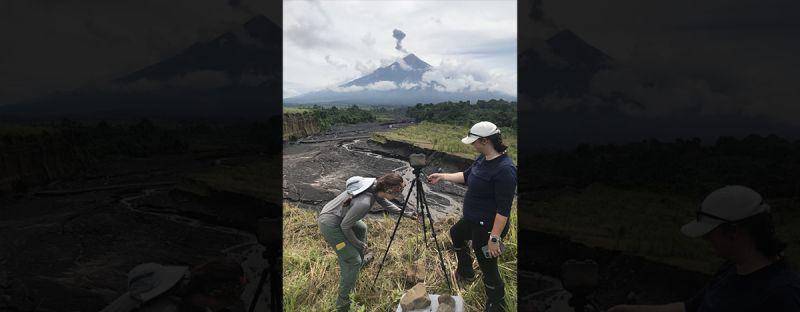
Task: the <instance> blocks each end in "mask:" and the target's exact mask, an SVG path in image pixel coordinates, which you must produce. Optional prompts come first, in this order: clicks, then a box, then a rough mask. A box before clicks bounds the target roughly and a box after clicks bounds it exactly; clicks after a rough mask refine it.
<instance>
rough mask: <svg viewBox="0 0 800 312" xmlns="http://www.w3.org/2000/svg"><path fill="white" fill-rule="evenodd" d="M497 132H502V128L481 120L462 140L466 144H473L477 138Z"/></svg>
mask: <svg viewBox="0 0 800 312" xmlns="http://www.w3.org/2000/svg"><path fill="white" fill-rule="evenodd" d="M497 133H500V129H498V128H497V126H496V125H495V124H493V123H491V122H488V121H481V122H479V123H476V124H475V125H474V126H472V128H470V129H469V132H468V133H467V136H466V137H464V138H463V139H461V142H463V143H464V144H472V142H475V141H476V140H477V139H480V138H485V137H488V136H490V135H493V134H497Z"/></svg>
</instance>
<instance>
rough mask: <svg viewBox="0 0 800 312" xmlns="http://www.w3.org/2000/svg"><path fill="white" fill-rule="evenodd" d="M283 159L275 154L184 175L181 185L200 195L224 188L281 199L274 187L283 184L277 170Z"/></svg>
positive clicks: (252, 196) (184, 189)
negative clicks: (268, 157)
mask: <svg viewBox="0 0 800 312" xmlns="http://www.w3.org/2000/svg"><path fill="white" fill-rule="evenodd" d="M281 161H282V159H281V158H280V157H273V158H272V159H263V160H258V161H254V162H252V163H247V164H242V165H235V166H218V167H214V168H212V169H210V170H207V171H204V172H200V173H194V174H191V175H189V176H187V177H184V178H183V179H181V181H180V182H179V183H178V185H177V188H178V189H179V190H181V191H184V192H188V193H192V194H195V195H198V196H209V195H211V194H212V193H214V192H220V191H221V192H228V193H234V194H241V195H244V196H247V197H251V198H259V199H262V200H265V201H268V202H279V201H280V198H276V197H275V192H274V191H272V190H274V189H275V188H280V187H281V186H280V185H277V183H278V181H276V179H275V177H277V176H278V174H279V173H276V172H275V170H278V171H280V168H281V167H280V164H281ZM276 168H277V169H276Z"/></svg>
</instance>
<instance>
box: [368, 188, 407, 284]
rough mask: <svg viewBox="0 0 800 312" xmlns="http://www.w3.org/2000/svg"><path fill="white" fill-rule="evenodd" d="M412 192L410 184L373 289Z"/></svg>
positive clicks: (373, 282)
mask: <svg viewBox="0 0 800 312" xmlns="http://www.w3.org/2000/svg"><path fill="white" fill-rule="evenodd" d="M413 192H414V184H413V183H412V184H411V188H409V189H408V195H406V201H405V202H403V208H402V209H400V215H399V216H397V223H395V224H394V231H392V236H391V237H390V238H389V245H388V246H386V251H385V252H384V253H383V259H382V260H381V265H380V266H378V273H376V274H375V279H374V280H373V281H372V286H373V287H375V283H376V282H378V276H380V275H381V270H383V263H384V262H385V261H386V255H388V254H389V248H390V247H392V242H393V241H394V235H395V234H397V228H398V227H400V220H402V219H403V213H404V212H406V207H407V206H408V199H409V198H411V193H413Z"/></svg>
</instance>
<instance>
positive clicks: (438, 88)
mask: <svg viewBox="0 0 800 312" xmlns="http://www.w3.org/2000/svg"><path fill="white" fill-rule="evenodd" d="M432 70H435V67H434V66H432V65H430V64H428V63H427V62H425V61H423V60H422V59H420V58H419V57H418V56H417V55H415V54H413V53H411V54H408V55H406V56H405V57H403V58H401V59H398V60H397V61H395V62H393V63H391V64H389V65H387V66H384V67H380V68H378V69H376V70H375V71H373V72H371V73H369V74H367V75H364V76H362V77H359V78H357V79H354V80H352V81H349V82H347V83H343V84H340V85H338V86H337V88H334V89H330V88H329V89H325V90H320V91H315V92H310V93H306V94H301V95H299V96H295V97H290V98H285V99H284V104H288V105H292V104H339V105H349V104H357V105H398V106H403V105H414V104H417V103H440V102H446V101H473V102H475V101H478V100H491V99H497V100H499V99H503V100H507V101H515V100H516V97H515V96H513V95H509V94H505V93H501V92H496V91H490V90H475V89H470V88H467V89H465V90H459V91H446V90H445V89H446V88H445V86H444V84H442V83H440V82H438V81H435V80H426V79H423V78H424V75H425V73H428V72H430V71H432Z"/></svg>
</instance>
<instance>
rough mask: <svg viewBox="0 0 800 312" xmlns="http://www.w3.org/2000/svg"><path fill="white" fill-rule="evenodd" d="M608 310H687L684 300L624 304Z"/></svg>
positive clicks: (647, 311)
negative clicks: (666, 302)
mask: <svg viewBox="0 0 800 312" xmlns="http://www.w3.org/2000/svg"><path fill="white" fill-rule="evenodd" d="M608 312H686V306H685V305H684V303H683V302H673V303H670V304H665V305H628V304H622V305H618V306H614V307H612V308H611V309H608Z"/></svg>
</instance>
